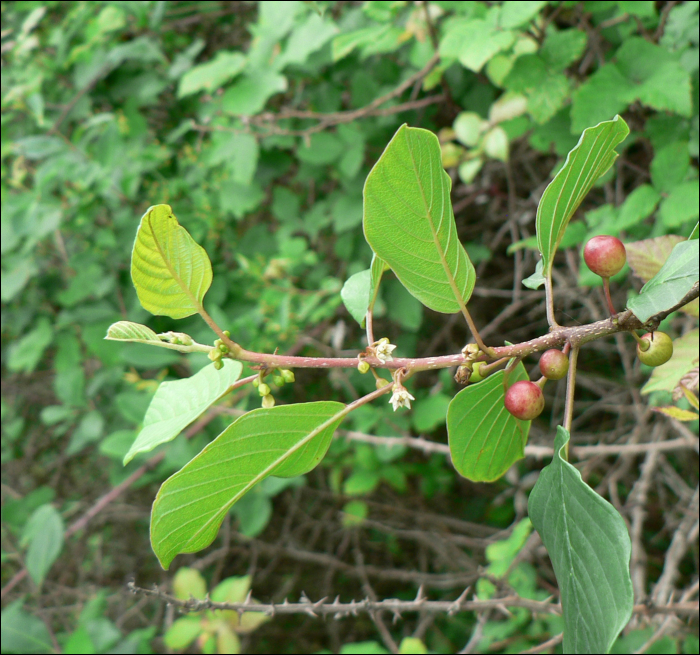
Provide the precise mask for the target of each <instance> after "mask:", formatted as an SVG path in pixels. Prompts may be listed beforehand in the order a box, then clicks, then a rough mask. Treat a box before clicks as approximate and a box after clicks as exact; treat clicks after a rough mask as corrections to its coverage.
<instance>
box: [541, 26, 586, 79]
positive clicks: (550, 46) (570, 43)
mask: <svg viewBox="0 0 700 655" xmlns="http://www.w3.org/2000/svg"><path fill="white" fill-rule="evenodd" d="M550 27H551V26H550ZM587 42H588V36H587V34H586V33H585V32H584V31H583V30H577V29H570V30H562V31H560V32H555V31H554V30H553V29H549V30H548V33H547V37H546V38H545V40H544V43H543V44H542V47H541V48H540V51H539V55H540V57H542V59H543V60H544V62H545V64H546V65H547V68H549V69H550V70H553V71H564V70H565V69H566V68H568V67H569V66H571V64H573V63H574V62H575V61H576V60H577V59H578V58H579V57H580V56H581V55H582V54H583V51H584V50H585V49H586V43H587Z"/></svg>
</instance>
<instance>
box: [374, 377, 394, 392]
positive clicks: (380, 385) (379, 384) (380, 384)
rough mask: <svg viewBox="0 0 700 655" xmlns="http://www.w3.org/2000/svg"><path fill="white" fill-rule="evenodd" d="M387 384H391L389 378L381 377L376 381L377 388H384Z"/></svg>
mask: <svg viewBox="0 0 700 655" xmlns="http://www.w3.org/2000/svg"><path fill="white" fill-rule="evenodd" d="M387 384H391V382H389V380H385V379H384V378H379V379H378V380H377V382H376V386H377V389H383V388H384V387H385V386H386V385H387Z"/></svg>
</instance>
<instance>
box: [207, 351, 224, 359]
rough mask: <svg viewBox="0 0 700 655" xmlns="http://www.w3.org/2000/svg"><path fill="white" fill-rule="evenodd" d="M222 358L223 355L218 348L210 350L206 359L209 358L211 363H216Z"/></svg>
mask: <svg viewBox="0 0 700 655" xmlns="http://www.w3.org/2000/svg"><path fill="white" fill-rule="evenodd" d="M222 356H223V353H222V352H221V351H220V350H219V349H218V348H212V349H211V350H210V351H209V354H208V355H207V357H209V359H211V361H212V362H216V361H218V360H219V359H221V357H222Z"/></svg>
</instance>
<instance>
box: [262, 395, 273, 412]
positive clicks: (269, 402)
mask: <svg viewBox="0 0 700 655" xmlns="http://www.w3.org/2000/svg"><path fill="white" fill-rule="evenodd" d="M262 406H263V407H264V408H265V409H270V407H274V406H275V397H274V396H273V395H272V394H271V393H270V394H268V395H267V396H263V399H262Z"/></svg>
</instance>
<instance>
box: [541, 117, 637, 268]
mask: <svg viewBox="0 0 700 655" xmlns="http://www.w3.org/2000/svg"><path fill="white" fill-rule="evenodd" d="M628 134H629V127H627V123H625V121H624V120H622V118H620V117H619V116H615V118H614V119H613V120H611V121H605V122H603V123H600V124H599V125H596V126H595V127H589V128H588V129H586V130H584V132H583V134H582V135H581V139H580V140H579V142H578V145H576V147H575V148H574V149H573V150H572V151H571V152H570V153H569V154H568V156H567V158H566V162H565V163H564V166H563V167H562V168H561V170H560V171H559V172H558V173H557V174H556V175H555V177H554V179H553V180H552V181H551V183H550V184H549V186H548V187H547V188H546V189H545V192H544V194H543V195H542V198H541V200H540V204H539V206H538V207H537V244H538V246H539V249H540V252H541V253H542V274H543V275H544V276H545V277H549V275H550V272H551V269H552V263H553V262H554V253H556V251H557V247H558V246H559V242H560V241H561V240H562V237H563V236H564V232H565V231H566V226H567V225H568V224H569V220H570V219H571V217H572V216H573V215H574V212H575V211H576V210H577V209H578V207H579V205H580V204H581V201H582V200H583V199H584V197H585V196H586V194H587V193H588V192H589V191H590V190H591V187H592V186H593V184H594V183H595V181H596V180H597V179H598V178H599V177H600V176H601V175H603V174H604V173H605V172H606V171H607V170H608V169H609V168H610V167H611V166H612V163H613V162H614V161H615V159H616V158H617V153H616V152H615V147H616V146H617V145H618V144H619V143H621V142H622V141H623V140H624V139H625V137H626V136H627V135H628Z"/></svg>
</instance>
